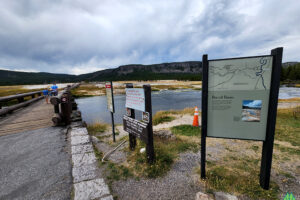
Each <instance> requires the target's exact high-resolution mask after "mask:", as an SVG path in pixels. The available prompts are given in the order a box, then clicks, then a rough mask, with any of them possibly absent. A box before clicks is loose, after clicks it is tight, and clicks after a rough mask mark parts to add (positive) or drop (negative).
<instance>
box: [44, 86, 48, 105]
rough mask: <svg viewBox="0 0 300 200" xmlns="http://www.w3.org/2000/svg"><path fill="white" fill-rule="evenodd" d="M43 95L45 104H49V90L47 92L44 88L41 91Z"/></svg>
mask: <svg viewBox="0 0 300 200" xmlns="http://www.w3.org/2000/svg"><path fill="white" fill-rule="evenodd" d="M43 95H44V97H45V100H46V103H47V104H48V103H49V101H48V100H49V90H48V88H45V89H44V90H43Z"/></svg>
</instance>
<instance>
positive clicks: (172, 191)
mask: <svg viewBox="0 0 300 200" xmlns="http://www.w3.org/2000/svg"><path fill="white" fill-rule="evenodd" d="M199 161H200V153H184V154H181V155H180V158H179V159H178V161H177V162H176V163H175V164H174V165H173V167H172V169H171V170H170V171H169V173H168V174H167V175H166V176H164V177H162V178H156V179H141V180H136V179H128V180H126V181H118V182H114V183H113V185H112V192H113V193H114V194H116V195H117V196H118V197H119V199H122V200H132V199H140V200H153V199H172V200H176V199H178V200H190V199H194V198H195V195H196V193H197V192H199V191H203V189H202V188H201V186H200V185H199V183H197V182H198V181H199V177H198V176H197V175H196V174H195V172H193V169H194V168H195V167H196V166H197V165H198V163H199Z"/></svg>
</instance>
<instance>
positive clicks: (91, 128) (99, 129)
mask: <svg viewBox="0 0 300 200" xmlns="http://www.w3.org/2000/svg"><path fill="white" fill-rule="evenodd" d="M107 129H108V124H104V123H99V122H97V123H94V124H88V126H87V130H88V132H89V134H90V135H96V134H98V133H103V132H105V131H106V130H107Z"/></svg>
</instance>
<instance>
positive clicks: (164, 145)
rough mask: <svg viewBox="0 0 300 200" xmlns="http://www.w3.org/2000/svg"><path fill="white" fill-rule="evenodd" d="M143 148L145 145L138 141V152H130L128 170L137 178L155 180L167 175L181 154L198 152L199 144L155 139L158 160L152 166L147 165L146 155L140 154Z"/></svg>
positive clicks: (179, 140) (182, 140) (177, 139)
mask: <svg viewBox="0 0 300 200" xmlns="http://www.w3.org/2000/svg"><path fill="white" fill-rule="evenodd" d="M143 147H145V144H144V143H142V142H140V141H137V147H136V150H135V151H130V150H128V153H129V156H128V159H127V162H128V168H129V169H131V170H132V171H133V174H135V175H136V176H137V177H149V178H155V177H159V176H163V175H165V174H166V173H167V172H168V171H169V170H170V168H171V166H172V164H173V163H174V161H175V159H176V158H177V157H178V155H179V153H181V152H185V151H189V150H191V151H197V150H198V149H199V144H198V143H196V142H192V141H187V140H185V139H182V138H176V139H174V140H168V141H166V140H162V139H160V138H155V143H154V149H155V155H156V159H155V163H154V164H152V165H148V164H147V157H146V154H145V153H140V149H141V148H143Z"/></svg>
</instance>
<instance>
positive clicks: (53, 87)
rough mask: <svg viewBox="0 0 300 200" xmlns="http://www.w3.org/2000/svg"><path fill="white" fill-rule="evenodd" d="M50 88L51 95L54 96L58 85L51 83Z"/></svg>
mask: <svg viewBox="0 0 300 200" xmlns="http://www.w3.org/2000/svg"><path fill="white" fill-rule="evenodd" d="M51 90H52V92H51V93H52V95H53V96H56V95H57V94H58V87H57V85H56V83H53V85H52V86H51Z"/></svg>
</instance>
